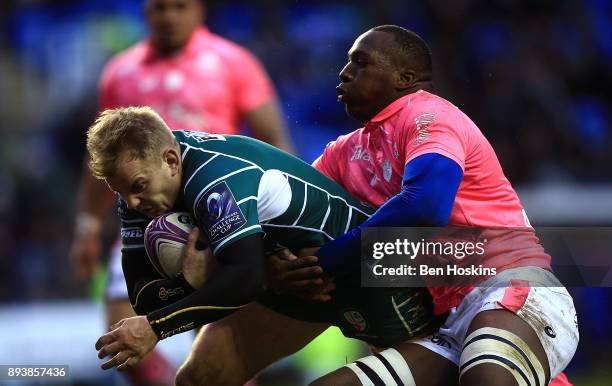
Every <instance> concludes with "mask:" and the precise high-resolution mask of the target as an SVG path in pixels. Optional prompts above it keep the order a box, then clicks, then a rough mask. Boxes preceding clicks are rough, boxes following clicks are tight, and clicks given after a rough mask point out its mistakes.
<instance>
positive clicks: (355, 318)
mask: <svg viewBox="0 0 612 386" xmlns="http://www.w3.org/2000/svg"><path fill="white" fill-rule="evenodd" d="M342 315H343V316H344V319H346V321H347V322H349V323H350V324H351V326H353V328H354V329H355V331H358V332H362V331H365V329H366V327H367V323H366V320H365V318H364V317H363V314H362V313H361V312H359V311H357V310H348V311H345V312H344V314H342Z"/></svg>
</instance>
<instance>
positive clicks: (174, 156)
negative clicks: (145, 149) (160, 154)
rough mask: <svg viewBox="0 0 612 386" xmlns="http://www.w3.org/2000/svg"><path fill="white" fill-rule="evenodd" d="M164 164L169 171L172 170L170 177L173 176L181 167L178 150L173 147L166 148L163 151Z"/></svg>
mask: <svg viewBox="0 0 612 386" xmlns="http://www.w3.org/2000/svg"><path fill="white" fill-rule="evenodd" d="M164 162H166V164H168V167H170V170H172V175H175V174H176V173H177V172H178V171H179V170H180V167H181V154H180V152H179V150H178V149H177V148H175V147H169V148H167V149H166V150H165V151H164Z"/></svg>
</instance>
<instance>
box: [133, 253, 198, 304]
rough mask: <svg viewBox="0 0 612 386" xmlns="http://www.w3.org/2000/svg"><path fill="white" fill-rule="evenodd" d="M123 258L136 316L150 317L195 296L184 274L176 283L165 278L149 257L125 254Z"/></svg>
mask: <svg viewBox="0 0 612 386" xmlns="http://www.w3.org/2000/svg"><path fill="white" fill-rule="evenodd" d="M122 255H123V259H122V266H123V273H124V275H125V281H126V284H127V288H128V294H129V296H130V302H131V303H132V308H133V309H134V311H135V312H136V314H138V315H146V314H148V313H150V312H152V311H154V310H157V309H158V308H162V307H165V306H167V305H169V304H172V303H174V302H175V301H177V300H180V299H182V298H184V297H186V296H188V295H189V294H191V293H193V291H194V289H193V287H191V286H190V285H189V283H188V282H187V280H185V277H183V274H182V273H181V274H179V275H178V276H177V277H176V278H174V279H164V278H162V277H161V275H159V273H157V271H156V270H155V268H153V265H152V264H151V263H150V262H149V259H148V257H147V256H146V253H144V254H143V253H141V252H140V253H139V252H135V251H123V253H122Z"/></svg>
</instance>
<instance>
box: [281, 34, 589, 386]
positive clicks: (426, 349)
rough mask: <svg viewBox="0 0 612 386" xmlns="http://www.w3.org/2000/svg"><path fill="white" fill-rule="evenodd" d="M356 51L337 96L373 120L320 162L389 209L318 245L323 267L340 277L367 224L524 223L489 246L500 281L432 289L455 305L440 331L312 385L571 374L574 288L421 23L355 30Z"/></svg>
mask: <svg viewBox="0 0 612 386" xmlns="http://www.w3.org/2000/svg"><path fill="white" fill-rule="evenodd" d="M348 54H349V55H348V63H347V64H346V66H345V67H344V68H343V69H342V71H341V72H340V80H341V84H340V85H339V86H338V88H337V91H338V95H339V97H338V99H339V100H340V101H341V102H342V103H344V104H345V107H346V111H347V113H348V115H350V116H352V117H354V118H356V119H357V120H359V121H360V122H363V123H364V125H365V127H364V128H362V129H359V130H357V131H354V132H352V133H350V134H347V135H344V136H341V137H340V138H338V140H336V141H335V142H332V143H330V144H329V145H328V146H327V148H326V149H325V151H324V153H323V155H322V156H321V157H320V158H319V159H318V160H317V161H315V166H316V167H317V168H318V169H319V170H321V171H323V172H324V173H325V174H326V175H328V176H329V177H331V178H332V179H334V180H335V181H337V182H339V183H340V184H341V185H342V186H344V187H345V188H346V189H347V190H349V192H350V193H351V194H353V195H354V196H355V197H357V198H359V199H360V200H362V201H363V202H367V203H370V204H372V205H374V206H376V207H379V206H380V208H379V210H378V211H377V212H376V213H375V214H374V215H372V217H370V218H369V219H368V220H367V221H366V222H365V223H364V224H362V225H361V226H360V227H358V228H356V229H353V230H352V231H351V232H349V233H347V234H346V235H344V236H342V237H339V238H337V239H335V240H333V241H331V242H329V243H327V244H326V245H324V246H323V247H322V248H321V249H320V250H319V251H318V252H317V253H316V255H317V256H318V258H319V262H320V264H321V266H322V267H323V268H324V270H325V271H326V272H327V273H328V274H329V275H332V276H334V275H336V274H337V273H339V272H341V271H342V270H343V269H346V266H347V265H351V264H355V263H354V261H355V258H356V257H357V256H359V255H360V248H361V244H360V236H361V228H362V227H368V226H369V227H392V226H396V227H397V226H438V227H440V226H446V225H455V226H467V227H480V228H486V227H506V228H508V227H516V228H519V229H522V230H524V231H522V232H505V236H506V237H510V238H511V240H512V245H511V248H510V250H506V251H503V250H502V251H501V252H499V251H498V252H497V254H492V253H490V254H489V255H488V256H487V257H486V258H487V259H489V260H488V261H487V263H489V264H490V265H492V266H496V267H497V269H498V276H495V277H493V278H492V279H490V280H491V282H490V283H489V281H487V283H489V285H490V286H481V287H480V288H478V289H477V290H473V289H474V286H472V287H469V288H467V287H452V288H451V287H440V288H430V292H431V294H432V296H433V298H434V307H435V310H434V311H435V312H436V313H439V314H444V313H446V312H449V316H448V318H447V319H446V322H445V324H444V325H443V326H442V327H441V328H440V330H439V331H438V332H437V333H436V334H434V335H433V336H432V337H430V338H427V339H420V340H417V341H415V342H408V343H405V344H403V345H400V347H398V351H399V352H400V353H401V354H402V356H403V357H404V360H397V361H395V362H394V363H391V364H389V363H386V362H385V361H383V360H382V359H381V358H380V357H379V356H371V357H369V358H365V359H362V360H359V361H357V362H355V363H352V364H349V365H348V366H345V367H343V368H341V369H339V370H337V371H335V372H333V373H331V374H329V375H327V376H325V377H322V378H320V379H319V380H317V381H315V382H314V383H313V385H317V386H319V385H379V384H385V385H388V384H396V383H397V384H400V382H398V379H401V381H402V382H403V384H405V385H412V386H414V385H418V386H434V385H440V386H441V385H453V384H458V383H459V382H460V384H461V385H466V386H468V385H469V386H479V385H504V386H505V385H508V386H511V385H517V384H518V385H539V386H544V385H547V384H548V382H549V380H550V379H553V378H555V377H557V379H554V380H553V382H552V383H551V384H553V385H567V384H569V383H568V382H567V380H566V378H565V376H564V375H563V374H562V373H561V371H562V370H563V369H564V368H565V367H566V366H567V364H568V363H569V361H570V360H571V358H572V356H573V354H574V352H575V350H576V347H577V343H578V328H577V322H576V312H575V309H574V305H573V302H572V298H571V296H570V295H569V294H568V292H567V291H566V289H565V288H563V286H562V285H561V283H560V282H559V281H558V280H557V279H556V278H555V277H554V275H553V274H552V273H551V272H550V269H551V268H550V256H548V255H547V254H546V253H545V252H544V250H543V249H542V248H541V246H540V245H539V244H538V243H537V238H536V237H535V234H534V232H533V229H532V228H531V226H530V224H529V222H528V220H527V217H526V215H525V211H524V210H523V208H522V206H521V203H520V201H519V199H518V197H517V195H516V193H515V192H514V189H513V188H512V186H511V185H510V183H509V182H508V180H507V179H506V178H505V176H504V174H503V171H502V169H501V166H500V165H499V162H498V161H497V157H496V155H495V153H494V150H493V149H492V147H491V145H490V144H489V143H488V141H487V140H486V138H485V137H484V136H483V135H482V133H481V132H480V130H479V129H478V128H477V127H476V125H475V124H474V123H473V122H472V121H471V120H470V119H469V118H468V117H467V116H466V115H465V114H463V113H462V112H461V111H460V110H459V109H458V108H456V107H455V106H453V105H452V104H450V103H449V102H448V101H446V100H444V99H442V98H440V97H438V96H436V95H434V94H432V93H431V91H433V83H432V66H431V53H430V50H429V47H428V46H427V45H426V43H425V42H424V41H423V40H422V39H421V38H420V37H418V36H417V35H416V34H414V33H412V32H411V31H408V30H405V29H403V28H401V27H398V26H380V27H376V28H373V29H372V30H369V31H367V32H366V33H364V34H363V35H361V36H360V37H359V38H357V40H356V41H355V43H354V44H353V46H352V48H351V49H350V51H349V53H348ZM534 239H535V240H534ZM507 244H508V242H506V244H505V246H506V247H507ZM498 246H499V245H498ZM295 261H297V260H295ZM295 261H294V262H295ZM351 261H353V263H351ZM278 262H280V263H282V261H281V260H279V261H278ZM294 262H291V263H294ZM483 262H484V261H483ZM287 264H288V263H287ZM500 272H501V274H500ZM517 278H518V279H522V280H520V281H517V280H514V279H517ZM302 279H303V278H302ZM511 279H512V280H511ZM532 279H533V280H532ZM332 296H333V294H332ZM457 375H459V379H457Z"/></svg>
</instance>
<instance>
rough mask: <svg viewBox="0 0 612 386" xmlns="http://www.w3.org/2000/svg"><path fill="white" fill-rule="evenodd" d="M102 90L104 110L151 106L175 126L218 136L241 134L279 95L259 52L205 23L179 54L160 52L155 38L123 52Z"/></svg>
mask: <svg viewBox="0 0 612 386" xmlns="http://www.w3.org/2000/svg"><path fill="white" fill-rule="evenodd" d="M100 88H101V96H100V106H101V108H102V109H107V108H113V107H120V106H143V105H147V106H150V107H152V108H153V109H154V110H155V111H157V112H158V113H159V114H160V115H161V116H162V117H163V118H164V120H165V121H166V123H167V124H168V126H169V127H172V128H175V129H189V130H195V131H207V132H210V133H218V134H237V133H238V132H239V125H240V121H241V120H242V118H243V117H244V114H245V113H247V112H249V111H250V110H252V109H254V108H256V107H259V106H260V105H262V104H264V103H266V102H268V101H270V100H271V99H272V98H273V97H274V96H275V93H274V88H273V86H272V84H271V82H270V80H269V79H268V76H267V75H266V73H265V71H264V70H263V68H262V66H261V64H260V63H259V62H258V61H257V59H256V58H255V57H254V56H253V55H251V54H250V53H249V52H248V51H247V50H246V49H244V48H242V47H240V46H238V45H237V44H234V43H232V42H230V41H229V40H227V39H224V38H222V37H220V36H218V35H215V34H213V33H211V32H210V31H208V29H206V28H204V27H199V28H197V29H196V30H195V31H194V33H193V34H192V36H191V38H190V39H189V41H188V43H187V45H186V46H185V47H184V48H183V49H182V50H180V51H179V52H177V53H176V54H175V55H173V56H160V55H159V54H158V53H157V52H156V50H155V48H154V47H153V45H152V43H151V42H150V41H142V42H140V43H138V44H136V45H134V46H133V47H131V48H129V49H127V50H126V51H124V52H122V53H120V54H118V55H117V56H116V57H114V58H113V59H112V60H111V61H110V62H109V63H108V65H107V66H106V68H105V69H104V71H103V74H102V78H101V82H100Z"/></svg>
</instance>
